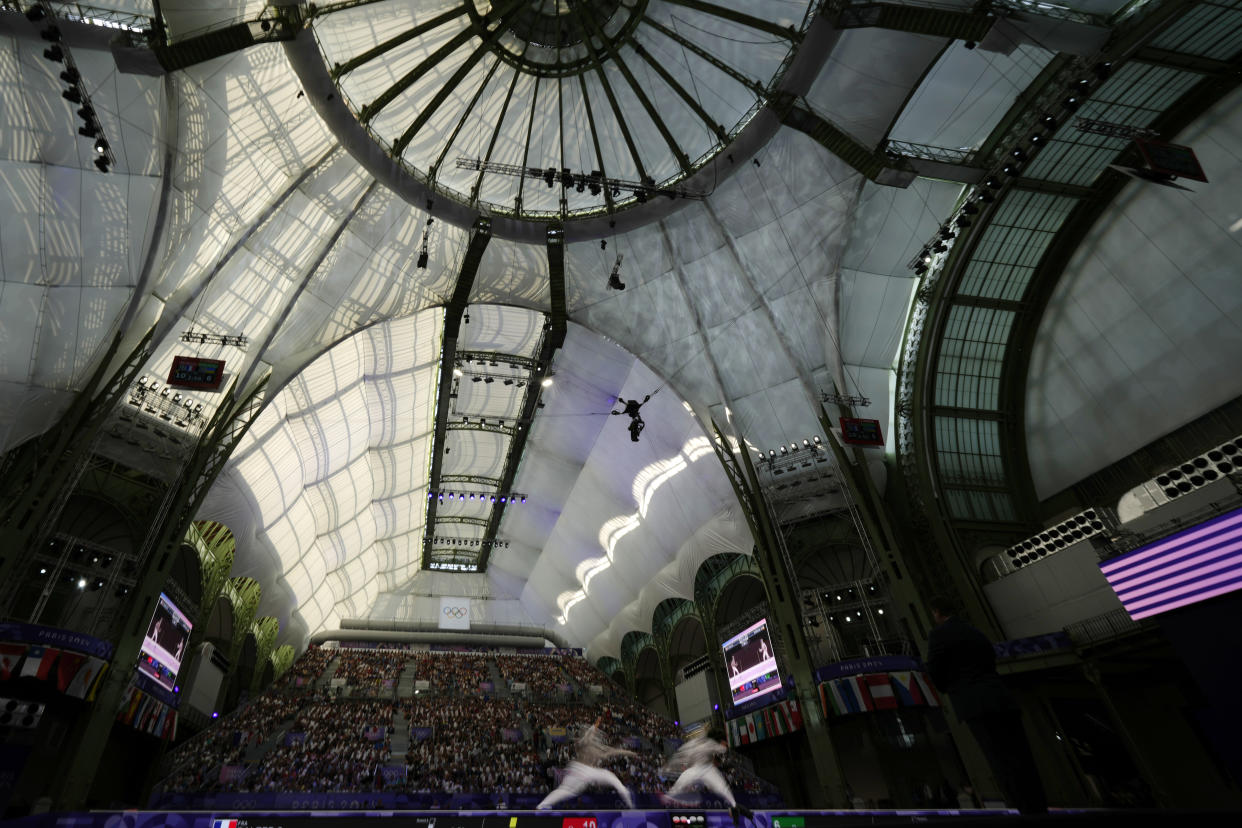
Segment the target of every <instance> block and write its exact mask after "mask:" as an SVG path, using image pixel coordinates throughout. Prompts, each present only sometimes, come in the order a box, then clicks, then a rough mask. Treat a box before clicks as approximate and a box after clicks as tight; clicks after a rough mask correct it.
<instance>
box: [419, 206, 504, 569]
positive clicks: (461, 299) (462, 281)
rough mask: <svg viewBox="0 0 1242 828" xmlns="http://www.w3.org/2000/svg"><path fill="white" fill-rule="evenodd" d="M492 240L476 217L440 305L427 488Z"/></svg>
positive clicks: (434, 483) (438, 459)
mask: <svg viewBox="0 0 1242 828" xmlns="http://www.w3.org/2000/svg"><path fill="white" fill-rule="evenodd" d="M491 240H492V222H491V220H490V219H487V218H484V217H480V218H479V219H477V220H476V221H475V223H474V228H473V230H472V231H471V233H470V241H469V242H468V243H467V245H466V255H465V256H463V257H462V261H461V270H460V272H458V274H457V284H456V285H455V286H454V288H453V296H452V298H450V299H449V303H448V305H447V307H445V309H444V341H443V345H442V346H441V350H440V390H439V393H438V394H437V396H436V427H435V433H434V435H433V436H432V439H431V472H430V474H429V475H428V478H427V479H428V482H427V487H428V488H429V489H431V490H433V491H434V490H438V489H439V488H440V468H441V466H442V465H443V458H444V441H445V435H446V434H447V433H448V426H449V413H450V408H451V397H450V395H451V394H452V392H453V365H454V363H455V361H456V356H457V338H458V336H460V334H461V318H462V315H463V314H464V313H465V311H466V305H467V304H469V302H470V291H471V289H472V288H473V287H474V279H475V277H476V276H477V275H478V272H479V264H480V263H481V262H482V261H483V253H484V251H485V250H487V244H488V242H490V241H491ZM423 525H424V526H425V527H426V528H425V534H428V535H430V534H434V530H435V525H436V501H435V500H434V499H429V500H428V501H427V517H426V520H425V521H424V523H423ZM429 562H430V558H429V557H428V551H427V550H424V553H423V568H424V569H425V568H426V567H427V564H428V563H429Z"/></svg>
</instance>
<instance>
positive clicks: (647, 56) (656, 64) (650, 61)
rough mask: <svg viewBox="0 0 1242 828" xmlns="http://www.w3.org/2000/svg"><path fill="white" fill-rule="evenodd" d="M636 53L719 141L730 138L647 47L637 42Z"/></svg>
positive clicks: (635, 44) (722, 126)
mask: <svg viewBox="0 0 1242 828" xmlns="http://www.w3.org/2000/svg"><path fill="white" fill-rule="evenodd" d="M634 51H635V52H637V53H638V56H639V57H641V58H642V59H643V60H645V61H647V65H648V66H650V67H651V68H652V69H654V70H655V72H656V74H657V75H659V76H660V79H661V80H663V81H664V82H665V83H666V84H668V86H669V88H670V89H672V90H673V91H674V92H676V93H677V95H678V97H680V98H681V99H682V100H683V101H685V102H686V106H688V107H690V109H691V110H692V111H693V112H694V114H695V115H698V116H699V119H700V120H701V121H702V122H703V123H704V125H705V126H706V127H707V128H708V130H709V131H710V132H711V133H712V134H713V135H715V136H716V138H717V139H718V140H720V141H722V142H723V141H724V140H725V139H726V138H727V137H728V135H727V133H726V132H725V128H724V124H721V123H719V122H716V121H715V119H714V118H712V116H711V115H708V114H707V111H706V110H704V109H703V107H702V106H701V105H700V104H699V102H698V100H697V99H696V98H695V97H694V96H693V95H691V94H690V92H689V90H687V89H686V88H685V87H684V86H682V85H681V84H680V83H678V82H677V79H676V78H674V77H673V76H672V75H671V74H669V71H668V70H667V69H665V68H664V65H663V64H662V63H660V61H658V60H656V59H655V58H653V57H652V56H651V53H650V52H648V51H647V49H646V47H645V46H643V45H642V44H641V43H639V42H637V41H635V42H634Z"/></svg>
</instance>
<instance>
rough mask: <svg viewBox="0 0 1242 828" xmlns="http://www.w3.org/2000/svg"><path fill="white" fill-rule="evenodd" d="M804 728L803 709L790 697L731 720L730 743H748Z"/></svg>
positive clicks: (735, 745)
mask: <svg viewBox="0 0 1242 828" xmlns="http://www.w3.org/2000/svg"><path fill="white" fill-rule="evenodd" d="M801 729H802V711H801V710H799V709H798V702H796V701H794V700H792V699H790V700H787V701H782V702H777V703H776V704H773V705H769V706H768V707H765V708H763V709H762V710H756V711H754V712H753V713H745V714H743V715H741V716H738V717H737V718H736V719H730V720H729V744H730V745H732V746H734V747H737V746H738V745H748V744H751V743H752V742H759V741H762V740H764V739H770V738H772V737H773V736H783V735H784V734H786V733H793V732H794V731H795V730H801Z"/></svg>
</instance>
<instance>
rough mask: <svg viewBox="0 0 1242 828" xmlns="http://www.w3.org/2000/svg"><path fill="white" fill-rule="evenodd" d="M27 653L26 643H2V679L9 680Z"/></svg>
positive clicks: (0, 676) (0, 668) (0, 661)
mask: <svg viewBox="0 0 1242 828" xmlns="http://www.w3.org/2000/svg"><path fill="white" fill-rule="evenodd" d="M25 654H26V645H25V644H0V681H8V680H9V675H10V674H11V673H12V672H13V671H14V670H15V669H17V663H18V662H19V661H21V660H22V656H24V655H25Z"/></svg>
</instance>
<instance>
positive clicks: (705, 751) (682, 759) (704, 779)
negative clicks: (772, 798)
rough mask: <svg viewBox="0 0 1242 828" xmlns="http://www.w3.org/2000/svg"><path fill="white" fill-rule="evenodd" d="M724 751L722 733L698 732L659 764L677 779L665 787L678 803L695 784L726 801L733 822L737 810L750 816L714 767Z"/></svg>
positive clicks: (725, 749)
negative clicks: (671, 784)
mask: <svg viewBox="0 0 1242 828" xmlns="http://www.w3.org/2000/svg"><path fill="white" fill-rule="evenodd" d="M728 752H729V748H728V747H727V746H726V745H725V743H724V739H723V737H721V736H720V734H719V733H718V732H716V731H713V732H711V733H705V732H700V733H699V734H698V735H697V736H695V737H693V738H692V739H690V740H688V741H687V742H685V743H684V744H683V745H682V746H681V747H679V748H678V749H677V752H676V753H674V754H673V756H672V758H671V759H669V761H668V762H667V763H665V765H664V768H663V771H664V772H665V773H666V774H668V775H672V774H674V773H676V774H678V776H677V782H675V783H674V784H673V787H671V788H669V790H668V794H667V797H668V799H670V800H672V801H673V803H678V802H680V801H681V800H682V799H683V798H684V797H685V796H686V795H687V794H689V793H690V792H691V791H692V790H694V788H695V787H696V786H698V787H702V788H703V789H704V790H706V791H708V792H709V793H711V794H714V795H715V796H716V797H718V798H720V799H721V800H723V801H725V802H726V803H728V805H729V813H730V814H731V815H732V816H733V821H734V822H737V817H738V814H739V813H741V814H742V815H744V816H750V815H751V812H750V809H749V808H746V807H745V806H741V805H738V804H737V800H736V799H735V798H734V797H733V791H731V790H729V783H727V782H725V778H724V774H722V773H721V772H720V770H719V769H718V768H717V767H716V760H717V759H718V758H720V757H723V756H724V755H725V754H726V753H728Z"/></svg>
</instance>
